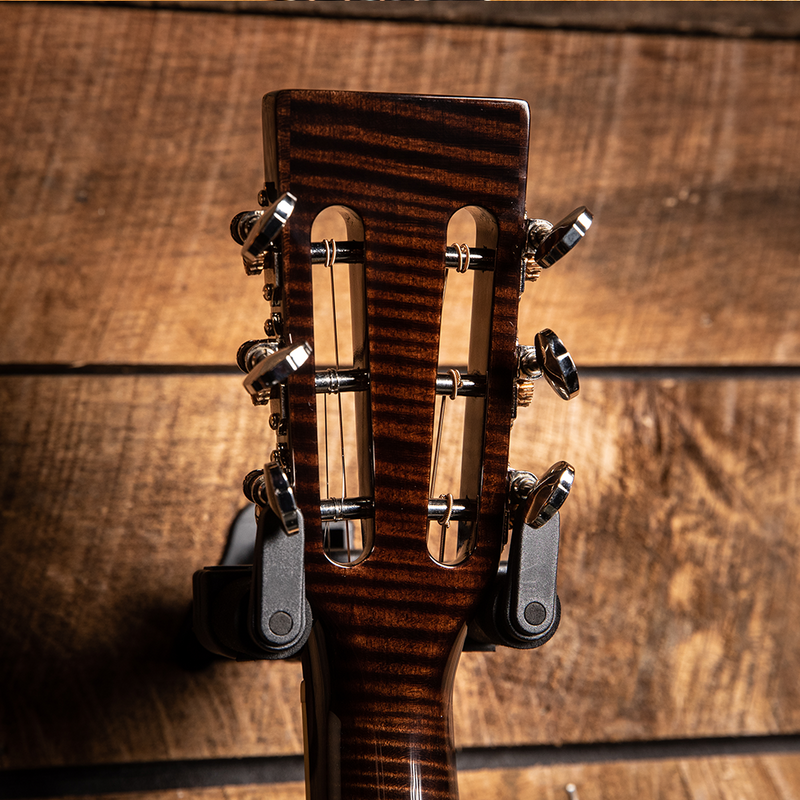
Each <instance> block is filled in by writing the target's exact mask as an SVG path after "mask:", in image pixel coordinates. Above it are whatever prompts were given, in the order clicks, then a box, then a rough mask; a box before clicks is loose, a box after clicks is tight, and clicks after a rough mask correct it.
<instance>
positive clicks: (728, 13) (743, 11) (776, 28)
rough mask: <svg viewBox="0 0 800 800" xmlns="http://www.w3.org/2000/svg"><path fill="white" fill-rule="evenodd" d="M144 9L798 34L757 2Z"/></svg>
mask: <svg viewBox="0 0 800 800" xmlns="http://www.w3.org/2000/svg"><path fill="white" fill-rule="evenodd" d="M129 5H135V6H142V7H146V8H181V9H198V8H205V9H208V8H213V9H214V10H215V11H223V12H227V13H242V12H246V13H248V14H278V15H281V16H309V17H336V18H339V19H343V18H344V19H392V20H398V21H411V22H451V23H457V24H460V25H464V24H473V25H521V26H526V27H543V28H559V29H562V30H563V29H566V30H574V29H576V28H577V29H583V30H594V31H609V30H610V31H651V32H657V33H668V32H669V33H693V34H712V35H718V36H742V37H747V36H767V37H771V38H787V39H788V38H791V37H793V36H797V34H798V33H800V7H798V4H797V3H791V2H790V3H781V4H780V5H777V6H776V7H775V8H770V9H769V11H766V10H765V9H764V7H763V6H761V5H759V3H757V2H739V1H738V0H737V2H725V0H712V2H691V3H658V4H657V5H652V4H651V3H644V2H633V3H632V2H609V0H606V2H603V3H597V2H581V1H580V0H570V2H567V3H565V2H548V1H547V0H539V2H536V3H518V2H512V3H503V4H501V3H497V2H495V3H491V4H489V3H474V2H469V1H468V0H454V1H451V2H449V3H415V4H412V3H400V4H396V3H353V4H348V5H345V4H344V3H313V4H312V3H295V4H294V5H286V4H285V3H276V2H274V0H233V2H223V1H222V0H139V1H138V2H137V1H136V0H134V2H130V3H129Z"/></svg>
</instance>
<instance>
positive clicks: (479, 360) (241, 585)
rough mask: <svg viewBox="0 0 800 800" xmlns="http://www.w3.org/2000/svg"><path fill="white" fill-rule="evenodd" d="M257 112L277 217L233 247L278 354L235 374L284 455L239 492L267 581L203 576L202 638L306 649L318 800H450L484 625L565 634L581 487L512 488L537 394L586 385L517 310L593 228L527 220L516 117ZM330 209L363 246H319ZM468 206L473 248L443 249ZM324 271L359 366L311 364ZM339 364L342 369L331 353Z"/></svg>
mask: <svg viewBox="0 0 800 800" xmlns="http://www.w3.org/2000/svg"><path fill="white" fill-rule="evenodd" d="M264 113H265V164H266V185H265V189H264V191H263V192H262V201H263V202H262V205H267V204H270V203H271V205H270V206H269V208H267V210H266V211H265V212H263V213H262V214H258V213H250V214H244V215H240V216H239V217H237V218H236V219H235V220H234V225H233V229H234V235H235V236H236V237H238V238H240V239H242V240H245V243H244V249H243V253H244V255H245V263H246V267H247V269H248V271H249V272H250V273H258V272H263V274H264V276H265V298H267V299H268V300H269V302H270V306H271V308H270V314H269V317H268V319H267V323H266V325H265V331H266V333H267V338H266V339H264V340H253V341H250V342H248V343H246V344H245V345H243V348H242V350H241V351H240V365H241V366H242V367H243V368H244V369H245V370H246V371H248V378H247V379H246V382H245V383H246V385H247V386H248V391H250V393H251V395H252V396H253V398H254V401H255V402H257V403H269V404H270V426H271V427H272V428H273V429H274V430H275V431H276V436H277V445H276V448H275V450H274V451H273V454H272V456H271V458H270V464H269V465H268V466H267V468H265V470H264V471H263V472H254V473H252V474H251V475H250V476H248V480H247V481H246V484H247V486H246V489H247V491H248V493H249V495H250V496H251V498H252V499H253V500H254V501H255V502H256V504H257V508H258V509H259V513H260V524H259V533H258V538H257V541H256V545H255V554H254V559H253V567H252V568H250V570H249V572H248V571H247V569H248V568H246V567H243V568H236V570H234V571H233V572H232V571H231V570H230V569H229V570H228V571H227V572H224V569H223V568H220V569H218V570H217V571H216V572H215V571H214V569H213V568H210V569H206V570H203V571H201V572H199V573H197V575H196V578H195V602H196V608H197V609H198V610H197V612H196V623H195V625H196V629H197V631H198V636H199V637H200V638H201V641H202V642H203V643H204V644H205V645H206V646H207V647H209V649H211V650H214V651H215V652H218V653H220V654H223V655H227V656H230V657H239V658H254V657H264V658H274V657H285V656H291V655H296V654H298V653H301V654H302V657H303V664H304V675H305V683H304V687H305V688H304V697H305V714H306V722H307V727H306V734H307V742H306V755H307V765H308V776H307V778H308V785H309V791H310V796H311V797H312V798H314V800H321V798H339V797H344V798H348V800H354V799H355V798H358V797H370V798H371V797H381V798H409V800H410V798H412V797H413V798H417V799H419V798H425V800H432V799H433V798H438V797H443V798H455V797H456V796H457V786H456V778H455V770H454V762H453V745H452V733H451V697H452V681H453V676H454V673H455V667H456V664H457V661H458V657H459V654H460V652H461V650H462V648H463V646H464V642H465V639H466V638H467V636H468V630H469V641H470V643H471V646H473V647H486V648H489V649H493V645H495V644H504V645H508V646H512V647H520V648H526V647H534V646H538V645H539V644H541V643H543V642H544V641H546V640H547V639H549V638H550V636H552V634H553V633H554V632H555V629H556V627H557V625H558V617H559V608H558V601H557V597H556V593H555V576H556V559H557V552H558V514H557V510H558V507H559V506H560V504H561V503H562V502H563V499H564V497H565V496H566V494H567V493H568V492H569V488H570V485H571V481H572V470H571V467H569V466H568V465H566V464H560V465H556V467H555V468H553V469H552V470H551V471H550V472H549V473H547V475H546V476H545V478H543V479H542V480H539V481H537V479H536V478H535V477H534V476H532V475H530V474H529V473H509V469H508V449H509V436H510V430H511V424H512V421H513V419H514V416H515V415H516V410H517V405H518V404H520V405H521V404H524V403H525V402H526V401H527V400H529V396H530V381H531V380H533V379H534V378H536V377H539V376H540V375H542V374H544V375H545V376H546V377H547V378H548V380H549V381H550V382H551V384H552V385H554V388H556V389H557V391H559V393H560V394H561V395H562V396H564V397H565V398H566V399H568V398H569V397H571V396H573V395H574V394H575V393H577V375H576V374H575V372H574V365H573V364H572V362H571V359H569V355H568V354H567V353H566V351H564V350H563V346H562V345H561V343H560V341H559V340H558V339H557V338H556V337H555V336H554V335H552V333H551V332H549V331H543V332H542V333H541V334H539V336H537V341H536V344H535V346H533V347H529V348H526V347H519V345H518V342H517V307H518V303H519V300H520V296H521V294H522V291H523V289H524V286H525V281H526V280H531V279H533V278H535V277H537V276H538V271H539V270H540V269H541V268H546V267H548V266H550V265H551V264H552V263H554V261H555V260H556V259H557V258H559V257H560V256H561V255H563V253H564V252H566V251H567V250H568V249H570V248H571V247H572V245H573V244H574V243H575V241H577V239H579V238H580V237H581V236H582V235H583V233H584V232H585V229H586V228H588V225H589V223H590V221H591V216H590V215H589V214H588V212H586V211H585V209H579V210H578V212H576V213H574V214H573V215H571V217H568V218H567V219H566V220H564V221H562V223H559V225H557V226H555V227H553V226H550V225H549V223H546V222H543V221H541V220H532V221H526V220H525V214H524V204H525V185H526V171H527V148H528V108H527V105H526V104H525V103H523V102H520V101H509V100H492V99H465V98H450V97H418V96H403V95H399V96H398V95H379V94H361V93H346V92H325V91H286V92H278V93H275V94H272V95H267V97H266V98H265V101H264ZM332 206H336V207H338V208H340V209H341V210H342V218H343V220H344V224H345V226H346V230H347V238H346V240H345V241H344V242H342V241H339V242H336V241H333V240H325V241H324V242H316V241H312V229H313V227H314V222H315V220H316V219H317V218H318V216H319V215H320V214H321V213H322V212H323V211H324V210H325V209H327V208H329V207H332ZM464 207H469V208H470V209H471V210H472V213H473V217H474V219H475V228H476V239H475V242H474V244H473V246H472V248H470V247H469V246H467V245H458V244H456V245H452V244H451V243H450V242H448V241H447V230H448V222H449V220H450V219H451V217H452V216H453V215H454V214H455V212H457V211H458V210H459V209H461V208H464ZM320 260H323V261H324V263H325V266H326V268H327V269H328V270H330V273H331V280H332V281H334V275H335V273H336V271H338V270H347V272H348V277H349V286H350V313H351V318H352V351H351V355H352V359H351V360H352V363H348V364H347V365H346V367H345V366H342V365H340V364H338V363H337V364H336V365H335V366H331V365H330V364H318V363H316V358H315V355H316V353H317V351H318V350H319V349H320V348H321V345H322V344H323V342H322V339H321V334H320V332H319V331H318V330H317V327H316V326H315V318H314V296H315V291H319V283H317V285H316V286H315V283H314V277H313V264H314V262H315V261H316V262H319V261H320ZM468 271H470V272H472V273H474V278H473V280H474V283H473V290H472V310H471V320H470V325H469V334H468V335H469V356H468V363H467V365H466V369H463V368H462V369H459V370H456V369H443V368H442V366H441V365H440V358H439V339H440V323H441V315H442V300H443V296H444V293H445V285H446V281H447V280H450V281H454V280H458V279H460V278H461V277H462V276H464V275H465V274H466V273H467V272H468ZM465 335H467V334H466V326H465ZM318 340H319V341H318ZM318 345H320V346H318ZM336 352H337V361H338V352H339V348H338V343H337V348H336ZM346 392H347V393H350V392H352V393H353V396H354V403H353V405H354V409H355V416H356V427H357V432H356V437H355V439H356V450H357V457H356V461H357V469H356V475H357V478H356V480H355V482H353V481H351V484H350V487H349V490H345V488H344V487H342V488H341V490H340V491H338V492H333V491H332V489H331V486H330V483H329V482H324V483H326V484H327V485H321V479H320V478H321V472H320V453H321V444H320V433H319V430H320V429H319V425H318V418H319V414H320V402H321V398H322V399H324V400H325V403H327V398H328V397H331V398H333V397H336V399H337V400H339V399H340V398H341V397H342V395H343V394H344V393H346ZM447 395H452V396H453V397H454V398H455V397H459V396H461V397H463V398H464V403H465V416H464V419H465V422H464V440H463V446H462V459H461V479H460V485H459V487H458V488H457V491H455V492H450V493H448V494H446V495H445V496H444V497H441V498H440V497H438V496H436V497H434V496H432V495H433V492H432V486H433V484H434V483H435V480H432V472H435V469H436V467H435V461H436V459H435V456H434V452H435V442H434V431H435V429H436V413H437V398H441V397H446V396H447ZM325 438H326V439H327V435H325ZM326 467H327V456H326ZM323 472H324V470H323ZM353 483H355V485H353ZM332 494H333V496H330V495H332ZM342 520H344V523H342ZM431 520H433V521H434V524H436V523H437V522H438V523H442V536H444V535H445V532H446V530H447V528H446V523H450V524H452V525H453V526H454V528H453V532H452V535H453V536H454V537H455V543H456V547H455V555H453V556H451V557H449V558H447V559H444V558H443V557H442V556H443V553H444V548H442V551H441V554H440V555H439V557H437V554H436V550H435V548H434V550H433V552H432V550H431V547H430V536H429V525H430V521H431ZM332 522H333V523H334V524H336V523H338V524H340V525H341V524H344V525H347V526H354V525H357V526H358V528H359V533H360V535H359V540H358V548H357V551H356V550H355V549H354V550H353V552H350V551H348V553H347V556H346V557H341V556H340V555H337V554H336V553H335V552H334V550H333V548H332V546H331V539H330V537H331V533H330V531H331V528H330V526H331V523H332ZM509 523H512V524H513V533H512V549H511V556H510V560H509V567H508V570H507V571H504V570H502V569H500V570H499V568H498V564H499V560H500V555H501V552H502V549H503V546H504V544H505V542H506V539H507V535H508V529H509ZM456 526H457V527H456ZM345 539H346V541H347V543H348V546H349V544H350V541H351V538H350V535H349V533H348V534H347V535H346V537H345ZM354 541H355V540H354ZM443 562H444V563H443ZM237 570H238V571H237ZM223 573H224V574H223ZM232 587H235V588H232ZM312 618H313V626H312V623H311V620H312ZM225 620H228V622H227V623H226V622H225Z"/></svg>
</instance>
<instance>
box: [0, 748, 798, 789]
mask: <svg viewBox="0 0 800 800" xmlns="http://www.w3.org/2000/svg"><path fill="white" fill-rule="evenodd" d="M798 753H800V735H797V734H790V735H775V736H746V737H736V738H708V739H675V740H661V741H643V742H613V743H597V744H573V745H563V746H560V747H559V746H554V745H544V746H531V747H500V748H490V747H474V748H467V749H464V750H461V751H459V752H458V754H457V757H456V761H457V766H458V769H459V770H460V771H470V770H485V769H523V768H526V767H534V766H536V767H544V766H554V765H562V764H572V765H578V764H605V763H612V762H633V761H643V760H648V761H654V760H655V761H661V760H668V759H705V758H712V757H715V756H730V757H742V756H763V755H778V754H798ZM0 775H2V781H0V800H23V799H24V798H42V797H47V798H55V797H67V796H70V795H103V794H116V793H133V792H153V791H164V790H169V789H192V788H203V787H216V786H245V785H256V784H261V785H267V784H277V783H290V782H297V781H302V780H303V757H302V756H299V755H296V756H267V757H256V758H253V757H250V758H217V759H202V760H182V761H150V762H141V763H131V764H95V765H87V766H78V767H49V768H46V769H41V768H36V769H17V770H8V771H4V772H2V773H0Z"/></svg>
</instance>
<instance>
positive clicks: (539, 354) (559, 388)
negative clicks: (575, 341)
mask: <svg viewBox="0 0 800 800" xmlns="http://www.w3.org/2000/svg"><path fill="white" fill-rule="evenodd" d="M518 353H519V374H520V378H521V379H522V382H523V383H525V382H527V381H531V380H536V379H537V378H541V377H542V376H544V378H545V380H547V382H548V383H549V384H550V386H551V387H552V389H553V391H554V392H555V393H556V394H557V395H558V396H559V397H560V398H561V399H562V400H571V399H572V398H573V397H575V395H576V394H578V392H579V391H580V388H581V387H580V381H579V380H578V369H577V367H576V366H575V362H574V361H573V360H572V356H571V355H570V354H569V352H568V351H567V348H566V347H564V343H563V342H562V341H561V339H559V338H558V336H556V335H555V333H553V331H551V330H550V329H549V328H545V329H544V330H542V331H539V333H537V334H536V338H535V340H534V345H533V346H532V347H531V346H530V345H527V346H522V347H520V348H519V350H518Z"/></svg>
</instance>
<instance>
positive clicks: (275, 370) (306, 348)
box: [244, 342, 311, 405]
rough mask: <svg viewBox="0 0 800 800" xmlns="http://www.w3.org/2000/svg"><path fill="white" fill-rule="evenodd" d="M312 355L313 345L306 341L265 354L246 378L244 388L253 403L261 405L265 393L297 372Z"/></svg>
mask: <svg viewBox="0 0 800 800" xmlns="http://www.w3.org/2000/svg"><path fill="white" fill-rule="evenodd" d="M245 344H247V342H246V343H245ZM310 355H311V346H310V345H309V344H307V343H306V342H298V343H295V344H291V345H289V346H288V347H284V348H283V349H281V350H277V351H276V352H273V353H270V354H269V355H265V356H264V357H263V358H262V359H261V360H260V361H258V363H257V364H256V365H255V366H254V367H252V369H251V370H250V371H249V372H248V373H247V377H246V378H245V379H244V388H245V389H247V391H248V393H249V394H250V396H251V397H252V399H253V403H255V404H257V405H260V404H261V403H262V402H263V401H264V394H267V393H268V392H269V390H270V389H271V388H272V387H273V386H274V385H275V384H277V383H281V382H282V381H285V380H286V378H288V377H289V376H290V375H292V374H293V373H295V372H297V370H298V369H300V367H302V366H303V364H305V363H306V361H308V357H309V356H310ZM262 393H264V394H262Z"/></svg>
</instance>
